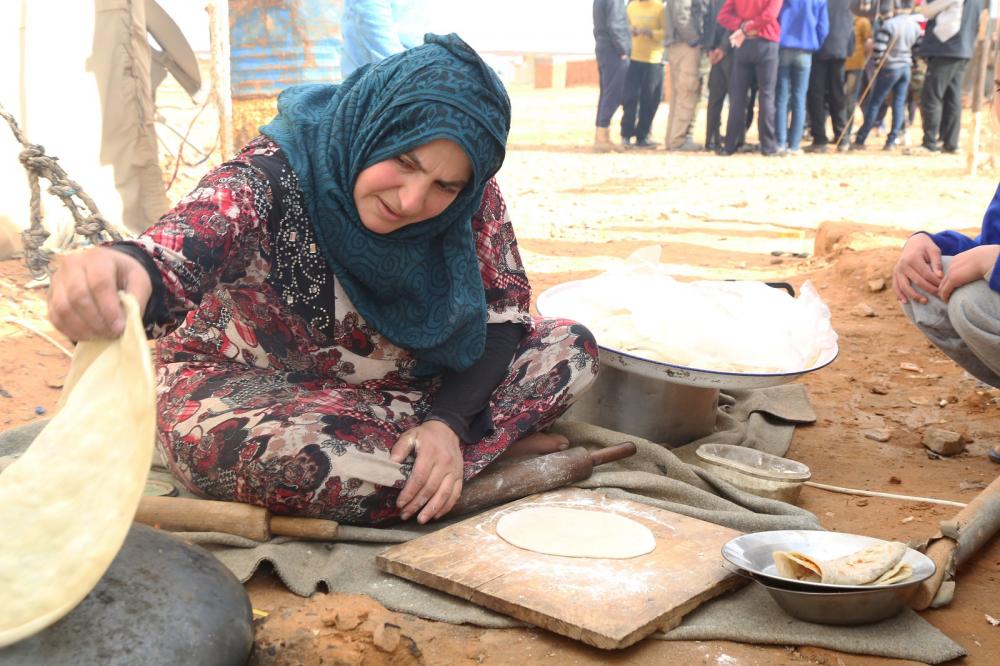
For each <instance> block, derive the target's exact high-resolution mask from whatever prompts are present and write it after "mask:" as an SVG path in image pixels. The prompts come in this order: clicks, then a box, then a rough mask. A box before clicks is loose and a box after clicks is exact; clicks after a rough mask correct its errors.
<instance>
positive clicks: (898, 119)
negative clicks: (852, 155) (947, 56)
mask: <svg viewBox="0 0 1000 666" xmlns="http://www.w3.org/2000/svg"><path fill="white" fill-rule="evenodd" d="M911 2H912V0H896V10H895V12H893V11H892V10H890V11H889V12H888V13H887V14H886V17H885V19H884V20H882V21H880V22H879V29H878V32H876V34H875V46H874V50H875V61H876V63H877V64H878V68H879V69H878V74H877V75H876V76H875V83H874V85H873V87H872V92H871V94H870V95H869V96H868V101H867V102H865V122H864V123H863V124H862V125H861V129H859V130H858V135H857V137H856V138H855V141H854V145H853V146H852V147H851V149H852V150H863V149H864V147H865V139H867V138H868V133H869V132H871V130H872V128H873V127H874V126H875V122H876V119H877V118H878V114H879V110H880V109H881V108H882V103H883V102H884V101H885V100H886V98H888V96H889V95H890V94H892V130H891V131H890V132H889V136H888V138H887V139H886V141H885V147H884V150H892V149H893V148H895V147H896V140H897V139H898V138H899V133H900V132H901V131H902V129H903V120H904V115H905V113H906V92H907V90H908V89H909V87H910V74H911V71H912V68H913V50H914V48H915V47H917V45H918V44H919V43H920V26H919V25H918V24H917V22H916V21H914V20H913V17H912V16H910V11H911V9H912V4H911Z"/></svg>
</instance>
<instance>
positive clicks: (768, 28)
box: [717, 0, 782, 42]
mask: <svg viewBox="0 0 1000 666" xmlns="http://www.w3.org/2000/svg"><path fill="white" fill-rule="evenodd" d="M781 2H782V0H726V2H725V4H723V5H722V9H720V10H719V18H718V19H717V20H718V23H719V25H721V26H722V27H723V28H727V29H729V30H732V31H734V32H735V31H736V30H737V29H738V28H739V27H740V26H743V31H744V32H745V33H747V36H750V37H754V36H756V37H760V38H761V39H766V40H767V41H769V42H776V41H778V39H779V38H780V37H781V26H780V25H778V12H780V11H781ZM754 33H756V35H754Z"/></svg>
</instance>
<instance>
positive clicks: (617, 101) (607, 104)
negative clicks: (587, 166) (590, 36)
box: [594, 0, 632, 152]
mask: <svg viewBox="0 0 1000 666" xmlns="http://www.w3.org/2000/svg"><path fill="white" fill-rule="evenodd" d="M594 50H595V53H596V55H597V74H598V77H599V82H600V89H601V92H600V96H599V97H598V99H597V122H596V126H597V129H596V131H595V132H594V150H596V151H598V152H609V151H611V150H614V149H615V148H616V147H617V146H616V145H615V144H614V143H612V142H611V136H610V134H611V130H610V128H611V117H612V116H613V115H615V111H617V110H618V107H620V106H621V105H622V98H623V96H624V94H625V74H626V72H627V71H628V59H629V54H630V53H631V52H632V34H631V31H630V30H629V27H628V17H627V16H626V15H625V2H624V0H594Z"/></svg>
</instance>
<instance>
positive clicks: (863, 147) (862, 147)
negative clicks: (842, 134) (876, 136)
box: [851, 141, 868, 152]
mask: <svg viewBox="0 0 1000 666" xmlns="http://www.w3.org/2000/svg"><path fill="white" fill-rule="evenodd" d="M856 150H858V151H861V150H868V147H867V146H866V145H865V144H863V143H858V142H857V141H855V142H854V143H852V144H851V152H854V151H856Z"/></svg>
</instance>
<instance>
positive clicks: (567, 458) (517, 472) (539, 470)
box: [449, 442, 636, 516]
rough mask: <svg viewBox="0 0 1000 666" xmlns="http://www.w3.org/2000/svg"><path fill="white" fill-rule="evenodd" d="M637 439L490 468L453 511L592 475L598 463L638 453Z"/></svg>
mask: <svg viewBox="0 0 1000 666" xmlns="http://www.w3.org/2000/svg"><path fill="white" fill-rule="evenodd" d="M635 451H636V449H635V443H633V442H622V443H621V444H615V445H614V446H608V447H606V448H603V449H599V450H597V451H594V452H590V451H588V450H587V449H585V448H583V447H582V446H575V447H573V448H570V449H566V450H565V451H558V452H556V453H549V454H547V455H544V456H537V457H534V458H526V459H524V460H518V461H516V462H511V463H507V464H502V463H501V464H500V465H498V466H497V467H495V468H492V467H487V468H486V471H485V472H483V473H482V474H480V475H479V476H477V477H475V478H473V479H472V480H471V481H469V482H468V483H466V484H465V486H464V487H463V488H462V495H461V497H459V498H458V503H457V504H455V507H454V508H453V509H452V510H451V511H450V512H449V515H456V516H458V515H462V514H464V513H472V512H473V511H478V510H480V509H485V508H486V507H489V506H494V505H497V504H502V503H504V502H508V501H510V500H515V499H520V498H522V497H527V496H528V495H534V494H535V493H542V492H545V491H546V490H552V489H554V488H562V487H563V486H567V485H569V484H571V483H575V482H577V481H582V480H584V479H586V478H588V477H589V476H590V474H591V472H593V471H594V467H596V466H597V465H603V464H604V463H609V462H611V461H613V460H621V459H622V458H628V457H629V456H631V455H633V454H634V453H635Z"/></svg>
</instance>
